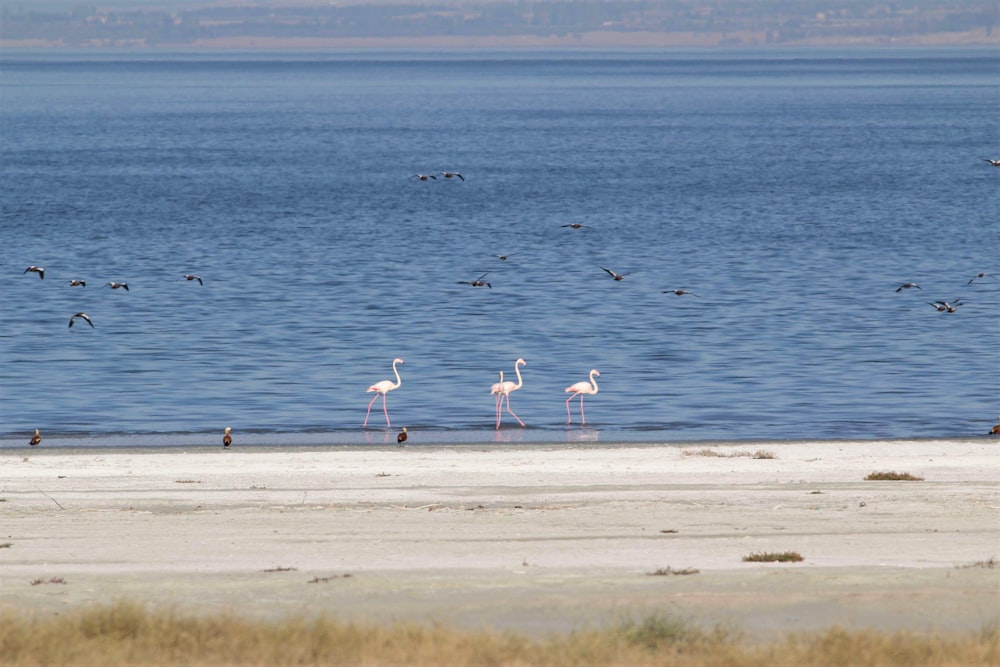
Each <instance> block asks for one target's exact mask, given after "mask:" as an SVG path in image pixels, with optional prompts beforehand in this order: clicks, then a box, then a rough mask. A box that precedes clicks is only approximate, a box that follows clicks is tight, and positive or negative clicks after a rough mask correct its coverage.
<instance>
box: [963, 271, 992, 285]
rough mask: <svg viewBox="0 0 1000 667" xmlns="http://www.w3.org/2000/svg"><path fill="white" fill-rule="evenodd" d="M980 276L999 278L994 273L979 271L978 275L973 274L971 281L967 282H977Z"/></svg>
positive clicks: (968, 283)
mask: <svg viewBox="0 0 1000 667" xmlns="http://www.w3.org/2000/svg"><path fill="white" fill-rule="evenodd" d="M980 278H992V279H993V280H996V279H997V277H996V276H995V275H993V274H992V273H977V274H976V275H974V276H972V279H971V280H970V281H969V282H967V283H965V284H966V285H971V284H972V283H974V282H976V281H977V280H979V279H980Z"/></svg>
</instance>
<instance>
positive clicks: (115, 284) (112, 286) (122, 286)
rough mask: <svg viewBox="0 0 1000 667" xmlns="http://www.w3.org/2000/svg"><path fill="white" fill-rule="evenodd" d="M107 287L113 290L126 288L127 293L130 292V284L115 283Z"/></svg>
mask: <svg viewBox="0 0 1000 667" xmlns="http://www.w3.org/2000/svg"><path fill="white" fill-rule="evenodd" d="M105 287H110V288H111V289H118V288H119V287H121V288H124V289H125V291H126V292H127V291H128V283H114V282H111V283H108V284H107V285H105Z"/></svg>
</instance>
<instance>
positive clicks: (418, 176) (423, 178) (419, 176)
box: [410, 174, 438, 181]
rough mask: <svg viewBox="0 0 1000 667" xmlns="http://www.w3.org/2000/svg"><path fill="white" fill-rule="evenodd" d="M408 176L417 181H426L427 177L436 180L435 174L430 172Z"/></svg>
mask: <svg viewBox="0 0 1000 667" xmlns="http://www.w3.org/2000/svg"><path fill="white" fill-rule="evenodd" d="M410 178H415V179H417V180H418V181H426V180H428V179H431V180H435V181H436V180H437V179H438V177H437V176H434V175H432V174H414V175H413V176H410Z"/></svg>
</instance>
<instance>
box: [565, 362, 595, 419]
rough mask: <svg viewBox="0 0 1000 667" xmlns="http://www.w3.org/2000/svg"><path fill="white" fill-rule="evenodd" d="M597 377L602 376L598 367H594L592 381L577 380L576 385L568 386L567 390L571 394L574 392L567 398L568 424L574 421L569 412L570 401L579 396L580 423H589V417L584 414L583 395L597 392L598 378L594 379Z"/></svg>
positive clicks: (591, 374) (591, 373)
mask: <svg viewBox="0 0 1000 667" xmlns="http://www.w3.org/2000/svg"><path fill="white" fill-rule="evenodd" d="M595 377H601V374H600V373H599V372H598V371H597V369H596V368H594V369H592V370H591V371H590V382H577V383H576V384H574V385H570V386H569V387H566V391H567V392H569V393H570V394H572V396H570V397H569V398H567V399H566V423H567V424H571V423H573V419H572V417H571V416H570V412H569V402H570V401H572V400H573V399H574V398H576V397H577V396H579V397H580V424H581V425H586V424H587V418H586V417H585V416H584V414H583V397H584V396H593V395H594V394H596V393H597V380H595V379H594V378H595Z"/></svg>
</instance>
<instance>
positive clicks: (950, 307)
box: [927, 299, 964, 313]
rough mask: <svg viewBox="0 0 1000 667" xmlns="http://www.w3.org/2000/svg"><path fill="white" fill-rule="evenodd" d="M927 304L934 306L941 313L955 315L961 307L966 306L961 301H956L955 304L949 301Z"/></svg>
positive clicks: (929, 302)
mask: <svg viewBox="0 0 1000 667" xmlns="http://www.w3.org/2000/svg"><path fill="white" fill-rule="evenodd" d="M927 303H928V304H930V305H931V306H934V309H935V310H937V311H938V312H939V313H954V312H955V311H956V310H958V307H959V306H962V305H964V304H963V303H962V300H961V299H955V300H954V303H948V302H947V301H934V302H931V301H928V302H927Z"/></svg>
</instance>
